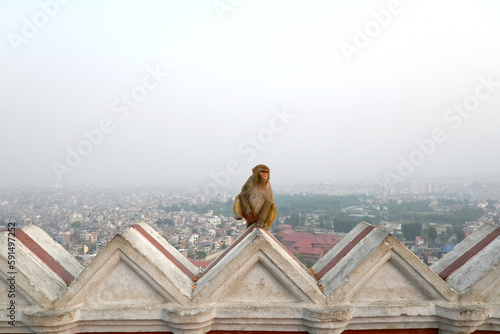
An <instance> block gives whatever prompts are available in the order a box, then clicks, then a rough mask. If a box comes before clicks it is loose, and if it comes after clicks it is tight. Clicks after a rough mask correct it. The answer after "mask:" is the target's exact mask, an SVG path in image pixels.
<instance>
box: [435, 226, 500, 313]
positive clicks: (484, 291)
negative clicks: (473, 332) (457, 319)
mask: <svg viewBox="0 0 500 334" xmlns="http://www.w3.org/2000/svg"><path fill="white" fill-rule="evenodd" d="M499 254H500V226H496V225H490V224H484V225H483V226H481V227H480V228H479V229H478V230H477V231H476V232H474V233H472V234H471V235H470V236H469V237H467V238H465V239H464V240H463V241H462V242H461V243H460V244H458V245H457V246H456V247H455V248H454V249H453V250H452V251H451V252H450V253H448V254H446V255H445V256H444V257H442V258H441V259H440V260H439V261H437V262H436V263H434V264H433V265H432V266H431V267H430V268H431V269H432V270H434V271H435V272H436V273H438V274H440V275H441V276H443V275H446V276H447V277H445V279H446V282H447V283H448V284H449V285H450V286H451V287H453V289H455V290H456V291H457V292H458V293H460V294H461V298H462V299H463V300H468V301H473V300H475V301H482V300H484V299H485V298H489V299H488V300H489V301H490V302H493V303H497V304H500V298H495V297H494V296H498V295H499V294H500V275H499V272H498V266H499V264H500V255H499ZM443 273H444V274H443ZM469 290H472V291H471V292H470V293H468V292H469Z"/></svg>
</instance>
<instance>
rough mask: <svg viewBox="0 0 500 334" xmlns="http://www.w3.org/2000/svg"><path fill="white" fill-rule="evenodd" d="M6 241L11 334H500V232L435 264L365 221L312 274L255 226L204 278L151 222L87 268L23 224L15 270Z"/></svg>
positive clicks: (4, 300)
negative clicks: (364, 333) (414, 333)
mask: <svg viewBox="0 0 500 334" xmlns="http://www.w3.org/2000/svg"><path fill="white" fill-rule="evenodd" d="M7 234H8V233H7V232H4V233H3V234H2V236H1V238H0V247H1V252H0V255H1V256H0V307H1V309H2V310H4V311H2V312H1V313H0V314H3V312H6V316H2V318H0V332H2V333H33V332H35V333H41V332H43V333H83V332H93V333H98V332H171V333H193V334H195V333H206V332H209V331H280V332H284V331H286V332H309V333H318V334H320V333H325V334H326V333H341V332H343V331H345V330H380V329H407V330H415V329H421V330H424V329H438V330H439V332H440V333H473V332H474V331H478V330H479V331H498V332H500V266H499V263H500V256H499V255H498V254H499V253H500V227H498V226H495V225H485V226H483V227H482V228H480V229H479V230H478V231H476V232H475V233H474V234H472V235H471V236H469V237H468V238H466V239H465V240H464V241H463V242H462V243H461V244H459V245H458V246H457V247H455V249H454V250H453V251H452V252H451V253H449V254H448V255H446V256H445V257H443V258H442V259H441V260H440V261H438V262H436V263H435V264H434V265H433V266H431V267H428V266H427V265H425V264H424V263H423V262H422V261H421V260H420V259H418V258H417V257H416V256H415V255H414V254H413V253H412V252H411V251H410V250H409V249H407V248H406V247H405V246H404V245H403V244H402V243H401V242H400V241H399V240H398V239H396V238H395V237H394V236H392V235H391V234H389V233H388V232H386V231H385V230H383V229H380V228H378V227H375V226H372V225H369V224H366V223H360V224H359V225H358V226H356V227H355V228H354V229H353V230H352V231H351V232H350V233H349V234H348V235H347V236H345V237H344V238H342V239H341V240H340V241H339V242H338V243H337V244H336V245H335V246H334V247H333V248H332V249H331V250H330V251H329V252H328V253H327V254H326V255H325V256H324V257H323V258H322V259H320V260H319V261H318V262H317V263H316V264H315V265H314V266H313V268H311V269H307V268H306V267H304V266H303V265H302V264H301V263H300V262H299V261H298V260H297V259H296V258H295V257H294V256H293V255H292V254H290V253H289V252H288V251H287V250H286V249H285V248H284V247H283V246H282V245H281V244H280V243H279V242H278V241H277V240H276V239H275V238H274V237H273V236H272V235H271V234H270V233H268V232H267V231H265V230H263V229H261V228H256V227H251V228H249V229H248V230H247V231H246V232H245V233H244V234H243V235H242V236H240V237H239V238H238V239H237V240H236V241H235V242H234V243H233V244H232V245H231V246H230V247H229V248H228V249H226V251H225V252H224V253H223V254H222V255H220V256H219V257H218V258H217V259H216V260H215V261H214V262H213V263H212V264H211V266H210V267H209V268H207V270H205V272H203V273H200V272H199V271H198V269H197V268H196V267H195V266H193V265H192V264H191V262H190V261H188V260H187V259H186V258H185V257H184V256H182V255H181V254H180V253H179V252H178V251H177V250H176V249H175V248H174V247H172V246H171V245H170V244H169V243H168V242H167V241H166V240H165V239H164V238H163V237H161V236H160V235H159V234H158V233H157V232H156V231H155V230H154V229H153V228H151V227H150V226H149V225H147V224H146V223H141V224H137V225H132V226H129V227H128V228H126V229H125V230H124V231H122V232H121V233H119V234H118V235H116V236H115V238H114V239H113V240H112V241H111V242H110V243H109V244H108V245H107V246H106V247H105V249H104V250H103V251H102V252H101V253H100V254H99V255H98V256H97V257H96V258H95V259H94V260H93V261H92V262H91V263H90V264H89V265H88V266H87V267H86V268H83V267H82V266H81V265H80V264H78V262H77V261H76V260H75V259H74V258H73V257H72V256H71V255H70V254H69V253H68V252H67V251H65V250H64V249H63V248H62V247H61V246H60V245H59V244H58V243H57V242H55V241H54V240H52V239H51V238H50V237H49V236H48V235H47V234H46V233H45V232H44V231H43V230H41V229H40V228H38V227H35V226H26V227H23V228H22V229H18V230H16V245H15V247H16V268H15V273H14V274H13V272H12V270H11V268H10V267H9V263H8V253H7V249H8V235H7ZM12 277H14V278H15V286H14V289H15V299H12V298H9V297H8V295H9V290H12V282H13V281H12ZM12 300H14V301H15V312H14V313H15V321H16V322H15V324H16V326H15V327H13V326H12V325H11V324H9V321H12V320H11V318H9V317H8V316H9V312H10V311H9V310H8V308H9V307H11V305H12Z"/></svg>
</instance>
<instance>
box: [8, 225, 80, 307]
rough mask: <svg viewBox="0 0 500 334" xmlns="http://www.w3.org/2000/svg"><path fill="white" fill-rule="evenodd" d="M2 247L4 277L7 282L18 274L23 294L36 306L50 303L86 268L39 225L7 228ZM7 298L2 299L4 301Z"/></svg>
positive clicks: (17, 281)
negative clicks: (8, 229)
mask: <svg viewBox="0 0 500 334" xmlns="http://www.w3.org/2000/svg"><path fill="white" fill-rule="evenodd" d="M0 247H1V251H0V269H1V278H2V279H3V280H4V281H5V282H8V281H9V280H10V279H12V278H14V281H15V285H16V292H17V293H18V295H19V297H20V298H22V299H24V301H25V302H27V303H29V304H30V305H33V306H35V305H39V306H42V307H49V306H50V305H51V304H52V302H54V301H55V300H56V299H57V298H58V297H59V296H61V295H62V294H63V293H64V291H65V290H66V288H67V285H69V284H70V283H71V282H72V281H73V280H74V279H75V277H77V276H78V275H79V274H80V272H81V271H82V270H83V266H82V265H80V264H79V263H78V261H76V259H75V258H74V257H73V256H72V255H71V254H69V253H68V252H67V251H66V250H65V249H64V248H63V247H62V246H61V245H60V244H59V243H57V242H56V241H54V240H53V239H52V238H51V237H50V236H49V235H48V234H47V233H46V232H45V231H43V230H42V229H41V228H39V227H37V226H33V225H28V226H24V227H23V228H21V229H19V228H17V229H14V228H12V229H11V230H10V231H5V232H3V233H2V234H1V235H0ZM2 297H4V296H3V295H2ZM22 299H21V300H22ZM4 300H5V301H7V299H3V298H2V299H0V301H1V302H0V304H3V302H4ZM7 302H8V301H7ZM21 304H22V303H21Z"/></svg>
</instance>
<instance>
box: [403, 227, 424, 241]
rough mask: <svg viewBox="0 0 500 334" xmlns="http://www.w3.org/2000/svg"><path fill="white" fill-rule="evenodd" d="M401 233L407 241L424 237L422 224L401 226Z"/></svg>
mask: <svg viewBox="0 0 500 334" xmlns="http://www.w3.org/2000/svg"><path fill="white" fill-rule="evenodd" d="M401 231H402V232H403V235H404V237H405V239H406V240H415V238H416V237H418V236H420V235H422V224H420V223H404V224H402V225H401Z"/></svg>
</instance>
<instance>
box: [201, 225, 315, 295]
mask: <svg viewBox="0 0 500 334" xmlns="http://www.w3.org/2000/svg"><path fill="white" fill-rule="evenodd" d="M244 295H245V296H244ZM237 296H239V297H240V298H243V299H245V300H247V301H250V300H251V301H252V302H253V303H261V304H262V303H266V302H271V301H273V297H275V298H278V299H279V300H281V301H282V302H297V303H299V302H306V303H313V304H315V303H319V304H322V303H323V299H324V298H323V294H322V292H321V289H320V288H319V286H318V284H317V281H316V279H315V278H314V277H313V276H312V275H311V273H310V272H309V271H308V270H307V268H305V267H304V266H303V265H302V264H301V263H300V262H299V261H298V260H297V259H296V258H295V257H294V256H293V255H291V254H290V253H289V252H288V251H287V250H286V249H285V248H284V247H283V246H282V245H281V244H280V243H279V242H278V241H277V240H276V239H275V238H274V237H273V236H271V235H270V234H269V232H267V231H265V230H263V229H261V228H254V227H252V228H250V229H249V230H247V232H246V233H245V234H244V235H243V236H242V237H241V238H239V239H238V240H237V241H235V243H234V244H233V245H232V247H231V248H230V249H229V250H228V251H227V252H226V253H224V254H222V255H221V256H220V257H219V258H218V259H217V260H216V262H215V263H214V265H213V266H211V267H209V268H208V269H207V271H206V272H205V273H204V274H203V275H202V276H201V278H200V279H199V280H198V284H197V286H196V289H195V292H194V294H193V298H194V300H195V301H196V302H200V303H210V302H215V301H225V302H229V301H232V302H236V301H237V298H236V297H237Z"/></svg>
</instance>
